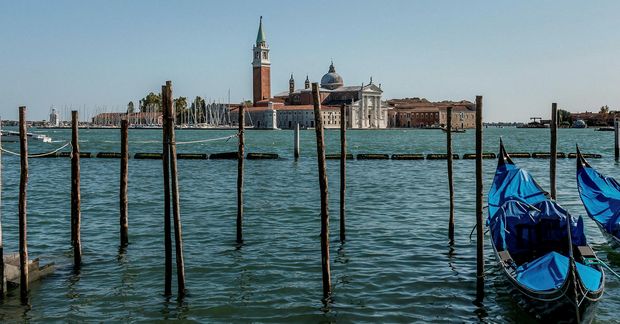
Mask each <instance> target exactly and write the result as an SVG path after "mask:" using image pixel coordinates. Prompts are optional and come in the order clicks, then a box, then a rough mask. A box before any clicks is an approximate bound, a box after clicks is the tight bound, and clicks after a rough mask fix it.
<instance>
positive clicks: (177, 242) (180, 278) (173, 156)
mask: <svg viewBox="0 0 620 324" xmlns="http://www.w3.org/2000/svg"><path fill="white" fill-rule="evenodd" d="M164 106H165V108H166V109H167V110H168V114H169V116H170V117H171V118H169V120H170V122H169V123H168V137H169V141H170V144H169V147H170V180H171V181H170V185H171V186H170V189H171V198H172V216H173V221H174V246H175V256H176V261H177V288H178V291H179V298H183V297H184V296H185V293H186V291H185V263H184V260H183V230H182V227H181V206H180V199H179V178H178V172H177V147H176V139H175V136H174V124H175V122H174V116H175V112H174V106H173V97H172V81H166V102H165V103H164Z"/></svg>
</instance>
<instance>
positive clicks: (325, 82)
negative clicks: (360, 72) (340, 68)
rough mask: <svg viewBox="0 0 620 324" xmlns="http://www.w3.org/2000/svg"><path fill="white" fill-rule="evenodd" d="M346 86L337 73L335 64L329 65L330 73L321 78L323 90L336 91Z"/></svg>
mask: <svg viewBox="0 0 620 324" xmlns="http://www.w3.org/2000/svg"><path fill="white" fill-rule="evenodd" d="M343 85H344V82H343V81H342V77H341V76H340V74H338V73H336V69H335V68H334V62H332V64H330V65H329V71H328V72H327V73H326V74H325V75H323V77H322V78H321V88H325V89H329V90H334V89H336V88H340V87H342V86H343Z"/></svg>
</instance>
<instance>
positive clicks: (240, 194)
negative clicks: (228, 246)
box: [237, 104, 245, 244]
mask: <svg viewBox="0 0 620 324" xmlns="http://www.w3.org/2000/svg"><path fill="white" fill-rule="evenodd" d="M244 108H245V107H244V104H241V105H239V156H238V158H237V161H238V162H237V243H238V244H241V243H243V162H244V161H243V160H244V158H245V156H244V155H245V152H244V145H245V142H244V141H245V138H244V130H245V109H244Z"/></svg>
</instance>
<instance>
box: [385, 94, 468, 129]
mask: <svg viewBox="0 0 620 324" xmlns="http://www.w3.org/2000/svg"><path fill="white" fill-rule="evenodd" d="M388 105H390V106H391V107H392V108H393V109H391V110H389V127H404V128H431V127H445V126H446V123H447V108H448V107H452V128H475V127H476V105H475V104H474V103H472V102H469V101H467V100H462V101H440V102H431V101H428V100H426V99H424V98H422V99H420V98H404V99H391V100H388Z"/></svg>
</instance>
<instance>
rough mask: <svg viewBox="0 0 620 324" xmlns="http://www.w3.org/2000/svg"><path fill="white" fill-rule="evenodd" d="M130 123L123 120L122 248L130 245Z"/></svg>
mask: <svg viewBox="0 0 620 324" xmlns="http://www.w3.org/2000/svg"><path fill="white" fill-rule="evenodd" d="M128 134H129V121H128V120H127V119H126V118H124V119H123V120H121V176H120V192H119V200H120V238H121V246H126V245H127V244H128V243H129V224H128V220H127V216H128V215H127V214H128V212H127V180H128V179H127V178H128V173H129V141H128Z"/></svg>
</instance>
